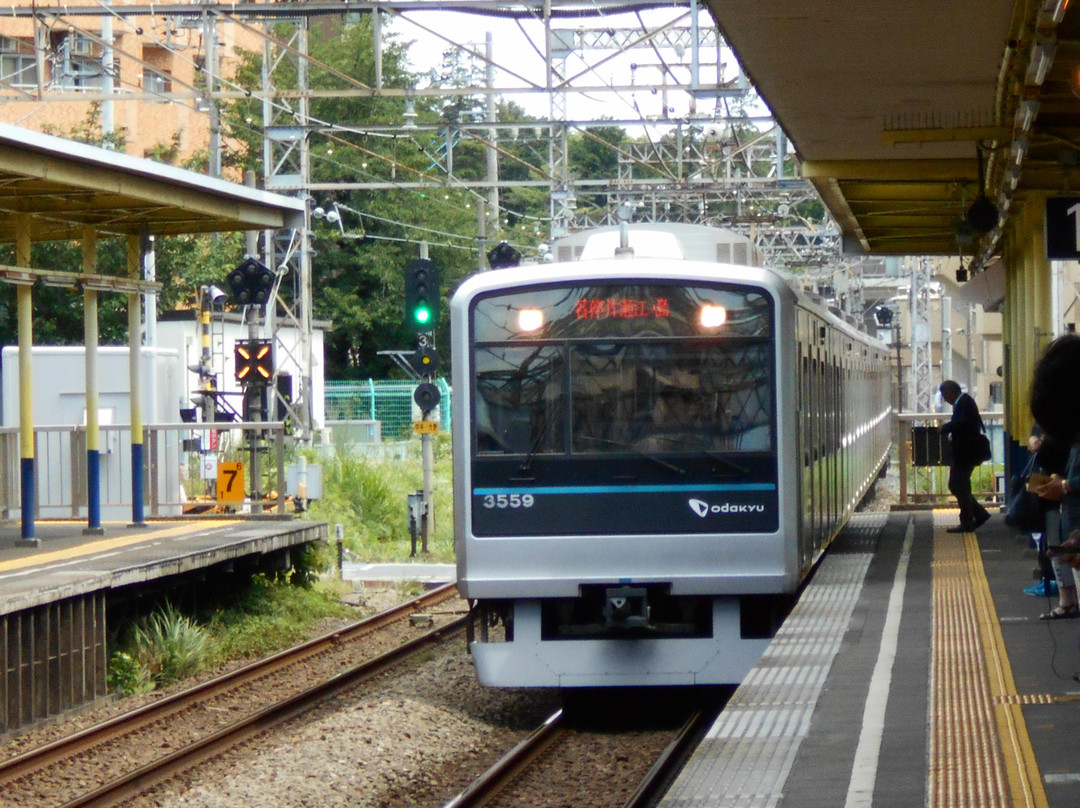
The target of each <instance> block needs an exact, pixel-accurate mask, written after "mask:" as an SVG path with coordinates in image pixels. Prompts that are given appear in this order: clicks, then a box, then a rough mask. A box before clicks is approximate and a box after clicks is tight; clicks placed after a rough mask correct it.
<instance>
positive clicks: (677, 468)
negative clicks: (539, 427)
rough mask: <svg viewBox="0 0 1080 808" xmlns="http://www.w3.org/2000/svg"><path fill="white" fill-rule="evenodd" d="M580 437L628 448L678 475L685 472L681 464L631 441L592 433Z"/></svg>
mask: <svg viewBox="0 0 1080 808" xmlns="http://www.w3.org/2000/svg"><path fill="white" fill-rule="evenodd" d="M581 437H582V438H584V439H585V440H588V441H592V442H593V443H604V444H607V445H608V446H618V447H620V448H623V449H629V450H630V451H631V452H633V453H634V454H636V455H637V456H638V457H644V458H645V459H646V460H649V461H651V462H653V463H656V465H658V466H662V467H663V468H665V469H667V470H668V471H670V472H672V473H673V474H678V475H680V476H683V475H685V474H686V469H684V468H682V467H681V466H676V465H675V464H674V463H669V462H667V461H666V460H664V459H662V458H660V457H657V456H656V455H654V454H650V453H649V452H643V451H642V450H641V449H638V448H637V447H635V446H634V445H633V444H631V443H626V442H625V441H621V440H610V439H608V438H597V437H593V436H592V435H582V436H581Z"/></svg>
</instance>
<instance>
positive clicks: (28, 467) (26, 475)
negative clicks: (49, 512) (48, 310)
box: [15, 214, 39, 547]
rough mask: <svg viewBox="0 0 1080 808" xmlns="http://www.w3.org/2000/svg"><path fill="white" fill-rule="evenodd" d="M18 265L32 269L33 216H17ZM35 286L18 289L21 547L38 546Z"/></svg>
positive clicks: (26, 285)
mask: <svg viewBox="0 0 1080 808" xmlns="http://www.w3.org/2000/svg"><path fill="white" fill-rule="evenodd" d="M15 265H16V266H19V267H29V266H30V217H29V216H28V215H26V214H19V215H17V216H16V217H15ZM32 289H33V284H30V283H20V284H19V285H18V287H17V288H16V299H17V301H18V311H19V314H18V318H19V320H18V322H19V475H20V476H19V484H20V492H21V499H20V510H21V519H22V535H21V537H20V540H19V542H18V543H19V544H20V545H21V546H23V547H37V546H38V544H39V542H38V540H37V539H36V538H35V537H34V532H35V531H34V503H35V502H36V501H37V497H36V496H35V491H34V486H35V482H36V481H35V476H36V475H35V474H34V392H33V370H34V365H33V351H34V295H33V292H32Z"/></svg>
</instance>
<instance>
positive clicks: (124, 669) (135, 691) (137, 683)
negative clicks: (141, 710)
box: [106, 651, 154, 696]
mask: <svg viewBox="0 0 1080 808" xmlns="http://www.w3.org/2000/svg"><path fill="white" fill-rule="evenodd" d="M106 683H107V684H108V687H109V690H110V691H111V692H113V693H120V694H121V695H124V696H136V695H140V694H142V693H149V692H150V691H151V690H153V689H154V681H153V679H151V678H150V674H149V673H147V671H146V668H144V667H143V666H142V665H140V664H139V660H137V659H136V658H135V657H133V656H132V655H131V654H129V653H127V652H125V651H117V652H115V653H114V654H113V655H112V656H111V657H109V671H108V674H107V676H106Z"/></svg>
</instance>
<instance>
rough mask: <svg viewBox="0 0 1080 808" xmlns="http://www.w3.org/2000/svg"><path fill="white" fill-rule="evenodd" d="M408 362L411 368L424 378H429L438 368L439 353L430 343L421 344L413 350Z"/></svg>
mask: <svg viewBox="0 0 1080 808" xmlns="http://www.w3.org/2000/svg"><path fill="white" fill-rule="evenodd" d="M410 362H411V363H412V367H413V370H415V371H416V372H417V373H419V374H420V375H421V376H423V377H425V378H431V376H432V375H434V373H435V371H437V370H438V369H439V355H438V354H437V353H435V349H434V348H432V347H431V346H430V345H421V346H420V347H419V348H417V349H416V350H415V351H413V355H412V358H411V359H410Z"/></svg>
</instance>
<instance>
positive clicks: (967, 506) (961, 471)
mask: <svg viewBox="0 0 1080 808" xmlns="http://www.w3.org/2000/svg"><path fill="white" fill-rule="evenodd" d="M971 471H972V469H971V467H970V466H966V465H960V464H957V463H954V464H953V465H952V466H950V467H949V493H950V494H952V495H953V496H954V497H956V504H957V505H958V506H959V508H960V525H961V526H962V527H965V528H968V529H970V528H972V527H974V525H975V512H974V511H973V510H972V504H973V502H974V498H973V497H972V496H971Z"/></svg>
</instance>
